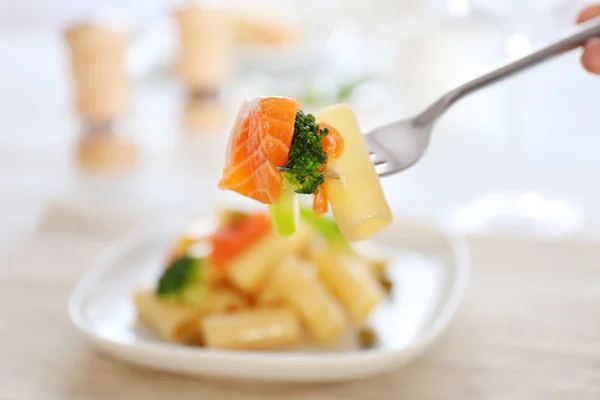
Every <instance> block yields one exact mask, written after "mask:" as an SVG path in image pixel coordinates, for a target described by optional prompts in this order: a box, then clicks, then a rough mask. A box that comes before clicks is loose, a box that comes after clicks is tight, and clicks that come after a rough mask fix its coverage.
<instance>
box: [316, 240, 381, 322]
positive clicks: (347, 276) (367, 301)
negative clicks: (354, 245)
mask: <svg viewBox="0 0 600 400" xmlns="http://www.w3.org/2000/svg"><path fill="white" fill-rule="evenodd" d="M315 262H316V263H317V266H318V270H319V278H320V279H321V281H322V282H323V283H324V284H325V286H326V287H327V289H329V291H331V293H333V295H334V296H335V297H336V299H337V300H338V301H339V302H340V303H341V304H342V305H343V306H344V308H345V309H346V312H347V313H348V314H349V315H350V316H351V317H352V319H353V320H354V322H363V321H364V320H365V319H366V318H367V317H368V316H369V314H370V313H371V311H372V310H373V308H374V307H375V306H377V305H378V304H379V303H381V302H382V301H383V299H384V298H385V293H384V292H383V290H382V287H381V285H380V284H379V282H378V281H377V280H376V279H375V278H374V277H373V275H371V273H370V272H369V270H368V269H367V267H366V266H365V264H364V263H363V262H362V261H361V260H360V259H358V258H357V257H356V256H349V255H343V254H340V253H338V252H336V251H333V250H330V249H326V250H323V251H320V252H318V253H316V254H315Z"/></svg>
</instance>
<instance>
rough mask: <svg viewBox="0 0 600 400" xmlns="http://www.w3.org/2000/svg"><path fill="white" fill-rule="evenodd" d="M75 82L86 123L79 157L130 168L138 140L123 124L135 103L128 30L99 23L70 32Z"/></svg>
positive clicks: (86, 163) (86, 164)
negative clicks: (128, 58) (129, 72)
mask: <svg viewBox="0 0 600 400" xmlns="http://www.w3.org/2000/svg"><path fill="white" fill-rule="evenodd" d="M66 39H67V43H68V45H69V49H70V53H71V66H72V73H73V78H74V79H73V83H74V88H75V93H74V103H75V104H74V106H75V110H76V112H77V113H78V115H79V118H80V120H81V124H82V133H81V136H80V138H79V142H78V161H79V165H80V166H81V167H83V168H84V169H87V170H89V169H92V170H114V169H119V170H121V169H128V168H129V167H131V166H132V165H133V164H134V163H135V159H136V146H135V144H134V142H133V141H132V140H131V138H129V137H128V136H127V135H125V134H124V132H122V131H121V130H122V129H123V124H122V123H123V122H124V121H125V120H126V117H127V114H128V112H129V110H130V105H131V87H130V82H129V77H128V76H127V72H126V67H125V57H126V52H127V47H128V35H127V32H126V31H125V30H124V29H121V28H116V27H111V26H102V25H95V24H82V25H77V26H72V27H71V28H69V29H68V30H67V32H66Z"/></svg>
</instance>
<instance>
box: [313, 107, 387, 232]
mask: <svg viewBox="0 0 600 400" xmlns="http://www.w3.org/2000/svg"><path fill="white" fill-rule="evenodd" d="M317 120H318V121H322V122H325V123H327V124H329V125H331V126H333V127H334V128H335V129H337V131H338V132H339V133H340V135H341V136H342V137H343V139H344V150H343V152H342V154H341V155H340V156H339V157H337V158H334V157H330V158H329V160H328V161H327V170H329V171H332V172H336V173H337V174H338V175H339V177H340V179H326V180H325V188H326V190H327V195H328V197H329V201H330V203H331V208H332V210H333V215H334V217H335V221H336V222H337V224H338V227H339V228H340V230H341V232H342V233H343V234H344V236H345V237H346V238H347V239H348V240H350V241H359V240H364V239H367V238H369V237H371V236H373V235H375V234H377V233H379V232H380V231H381V230H383V229H384V228H385V227H387V226H388V225H389V224H390V222H391V221H392V212H391V211H390V207H389V206H388V203H387V201H386V200H385V196H384V194H383V189H382V187H381V183H380V181H379V177H378V176H377V173H376V172H375V166H374V165H373V162H372V161H371V158H370V156H369V151H368V149H367V145H366V142H365V139H364V137H363V134H362V132H361V130H360V127H359V125H358V121H357V120H356V116H355V114H354V111H353V110H352V109H351V108H350V107H348V106H346V105H343V104H336V105H333V106H330V107H327V108H325V109H324V110H323V111H322V112H321V113H320V114H319V115H318V116H317Z"/></svg>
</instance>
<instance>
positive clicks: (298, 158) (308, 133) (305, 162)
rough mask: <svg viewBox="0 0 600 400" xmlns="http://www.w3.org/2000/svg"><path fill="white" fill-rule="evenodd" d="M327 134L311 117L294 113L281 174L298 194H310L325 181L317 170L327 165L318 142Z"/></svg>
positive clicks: (299, 112) (319, 170)
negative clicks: (283, 170)
mask: <svg viewBox="0 0 600 400" xmlns="http://www.w3.org/2000/svg"><path fill="white" fill-rule="evenodd" d="M328 134H329V130H328V129H327V128H319V125H317V123H316V122H315V117H314V116H313V115H312V114H304V112H302V111H298V113H297V114H296V121H295V123H294V137H293V138H292V145H291V146H290V151H289V153H288V162H287V163H286V164H285V166H284V167H285V168H287V169H289V171H288V172H286V173H285V177H286V179H287V181H288V183H289V184H290V185H291V186H293V187H294V188H295V192H296V193H299V194H314V193H316V192H317V190H318V189H319V186H321V185H322V184H323V182H324V181H325V180H324V178H323V173H322V172H321V167H322V166H323V165H325V163H326V162H327V154H326V153H325V151H324V150H323V146H322V145H321V141H322V140H323V138H324V137H325V136H327V135H328Z"/></svg>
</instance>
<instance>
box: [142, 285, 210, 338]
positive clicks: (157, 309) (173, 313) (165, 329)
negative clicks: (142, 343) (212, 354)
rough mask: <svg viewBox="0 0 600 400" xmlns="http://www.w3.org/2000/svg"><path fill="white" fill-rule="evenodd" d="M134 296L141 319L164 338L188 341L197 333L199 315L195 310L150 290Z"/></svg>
mask: <svg viewBox="0 0 600 400" xmlns="http://www.w3.org/2000/svg"><path fill="white" fill-rule="evenodd" d="M133 298H134V303H135V306H136V308H137V311H138V314H139V316H140V319H141V320H143V321H144V322H146V323H147V324H148V325H150V327H151V328H152V329H154V330H155V331H156V332H157V333H158V334H159V335H160V336H161V337H162V338H163V339H164V340H166V341H169V342H174V343H186V342H188V341H190V340H192V339H193V338H194V336H195V335H196V334H197V329H198V320H199V316H198V314H196V313H195V312H194V311H193V310H191V309H189V308H186V307H183V306H181V305H178V304H171V303H168V302H166V301H165V300H163V299H161V298H159V297H158V296H156V295H155V294H154V292H152V291H150V290H144V291H138V292H136V293H135V294H134V297H133Z"/></svg>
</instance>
